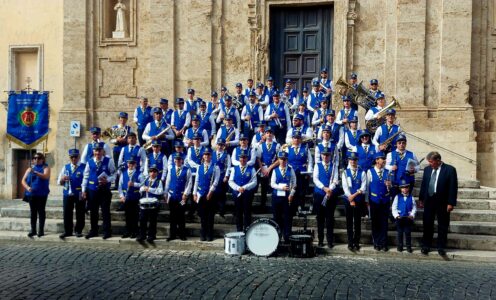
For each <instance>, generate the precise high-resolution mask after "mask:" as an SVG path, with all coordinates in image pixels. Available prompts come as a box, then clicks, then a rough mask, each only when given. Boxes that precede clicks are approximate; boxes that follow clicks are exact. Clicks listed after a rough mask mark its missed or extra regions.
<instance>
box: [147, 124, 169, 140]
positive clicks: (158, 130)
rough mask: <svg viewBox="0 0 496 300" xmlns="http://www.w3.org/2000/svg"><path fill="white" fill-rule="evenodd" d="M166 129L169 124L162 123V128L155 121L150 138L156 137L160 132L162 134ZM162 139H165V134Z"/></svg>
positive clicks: (151, 126)
mask: <svg viewBox="0 0 496 300" xmlns="http://www.w3.org/2000/svg"><path fill="white" fill-rule="evenodd" d="M165 128H167V124H166V123H165V122H160V126H157V124H155V121H153V122H151V123H150V134H149V136H156V135H158V134H159V133H160V132H162V131H163V130H164V129H165ZM161 139H162V140H163V139H165V134H164V135H163V136H162V137H161Z"/></svg>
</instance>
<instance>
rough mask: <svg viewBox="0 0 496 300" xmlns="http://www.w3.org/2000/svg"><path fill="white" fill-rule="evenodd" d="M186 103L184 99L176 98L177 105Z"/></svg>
mask: <svg viewBox="0 0 496 300" xmlns="http://www.w3.org/2000/svg"><path fill="white" fill-rule="evenodd" d="M181 103H184V98H176V104H181Z"/></svg>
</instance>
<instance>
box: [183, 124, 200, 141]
mask: <svg viewBox="0 0 496 300" xmlns="http://www.w3.org/2000/svg"><path fill="white" fill-rule="evenodd" d="M195 133H198V134H199V135H200V137H201V141H202V142H204V140H203V134H202V133H203V130H202V129H201V128H200V127H198V128H196V129H195V128H193V127H190V128H188V129H187V130H186V132H185V136H186V138H187V139H190V140H191V139H193V135H194V134H195Z"/></svg>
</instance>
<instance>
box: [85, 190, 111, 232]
mask: <svg viewBox="0 0 496 300" xmlns="http://www.w3.org/2000/svg"><path fill="white" fill-rule="evenodd" d="M88 196H89V197H88V198H89V199H88V206H89V209H90V223H91V229H90V232H91V233H93V234H98V218H99V209H100V208H101V209H102V219H103V233H104V234H111V233H112V230H111V228H110V199H111V198H112V193H111V192H110V190H109V189H108V188H99V189H97V190H89V191H88Z"/></svg>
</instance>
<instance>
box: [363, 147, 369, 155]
mask: <svg viewBox="0 0 496 300" xmlns="http://www.w3.org/2000/svg"><path fill="white" fill-rule="evenodd" d="M363 150H365V153H367V152H368V150H369V146H367V145H364V146H363Z"/></svg>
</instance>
